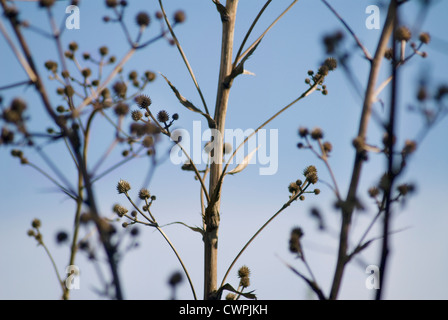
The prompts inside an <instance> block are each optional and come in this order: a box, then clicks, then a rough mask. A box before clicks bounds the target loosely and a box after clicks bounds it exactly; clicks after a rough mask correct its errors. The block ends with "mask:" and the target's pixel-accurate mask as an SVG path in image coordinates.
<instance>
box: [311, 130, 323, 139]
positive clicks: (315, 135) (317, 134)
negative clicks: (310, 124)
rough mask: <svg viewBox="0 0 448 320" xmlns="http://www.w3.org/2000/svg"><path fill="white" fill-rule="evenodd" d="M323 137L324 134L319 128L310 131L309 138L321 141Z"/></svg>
mask: <svg viewBox="0 0 448 320" xmlns="http://www.w3.org/2000/svg"><path fill="white" fill-rule="evenodd" d="M323 137H324V133H323V132H322V129H321V128H314V129H313V131H311V138H313V139H314V140H318V139H322V138H323Z"/></svg>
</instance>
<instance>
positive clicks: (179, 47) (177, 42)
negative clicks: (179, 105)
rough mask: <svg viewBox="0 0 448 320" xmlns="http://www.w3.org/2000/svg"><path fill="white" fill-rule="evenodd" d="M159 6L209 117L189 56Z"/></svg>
mask: <svg viewBox="0 0 448 320" xmlns="http://www.w3.org/2000/svg"><path fill="white" fill-rule="evenodd" d="M159 5H160V9H161V10H162V14H163V17H164V19H165V22H166V25H167V26H168V29H169V30H170V34H171V36H172V37H173V40H174V43H175V44H176V47H177V49H178V50H179V53H180V55H181V56H182V59H183V60H184V63H185V66H186V67H187V69H188V72H189V73H190V76H191V79H192V80H193V82H194V85H195V86H196V89H197V91H198V93H199V96H200V97H201V100H202V104H203V105H204V109H205V112H206V113H207V114H208V115H210V112H209V111H208V108H207V103H206V102H205V99H204V96H203V94H202V91H201V88H200V87H199V84H198V82H197V80H196V77H195V76H194V73H193V70H192V69H191V66H190V63H189V62H188V59H187V56H186V55H185V53H184V50H183V49H182V47H181V45H180V43H179V40H178V39H177V37H176V35H175V33H174V30H173V28H172V26H171V24H170V22H169V21H168V17H167V16H166V13H165V9H164V8H163V4H162V0H159Z"/></svg>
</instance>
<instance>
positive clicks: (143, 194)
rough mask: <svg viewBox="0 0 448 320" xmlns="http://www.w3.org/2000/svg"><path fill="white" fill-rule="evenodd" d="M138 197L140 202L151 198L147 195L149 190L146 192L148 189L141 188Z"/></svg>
mask: <svg viewBox="0 0 448 320" xmlns="http://www.w3.org/2000/svg"><path fill="white" fill-rule="evenodd" d="M138 197H139V198H140V199H141V200H147V199H149V198H150V197H151V194H150V193H149V190H148V189H146V188H143V189H141V190H140V191H139V192H138Z"/></svg>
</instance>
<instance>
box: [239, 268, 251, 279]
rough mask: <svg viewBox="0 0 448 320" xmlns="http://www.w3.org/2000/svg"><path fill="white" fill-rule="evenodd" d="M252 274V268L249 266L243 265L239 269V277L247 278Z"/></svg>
mask: <svg viewBox="0 0 448 320" xmlns="http://www.w3.org/2000/svg"><path fill="white" fill-rule="evenodd" d="M249 276H250V269H249V267H247V266H242V267H241V268H239V269H238V277H239V278H245V277H249Z"/></svg>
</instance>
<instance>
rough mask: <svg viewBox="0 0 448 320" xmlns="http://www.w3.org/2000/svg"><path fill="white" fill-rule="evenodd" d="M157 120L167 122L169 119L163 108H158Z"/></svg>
mask: <svg viewBox="0 0 448 320" xmlns="http://www.w3.org/2000/svg"><path fill="white" fill-rule="evenodd" d="M157 120H158V121H159V122H167V121H168V120H170V116H169V114H168V112H166V111H165V110H160V111H159V113H157Z"/></svg>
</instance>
